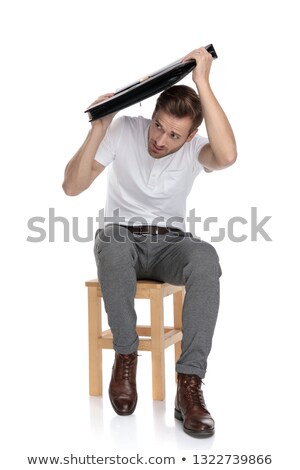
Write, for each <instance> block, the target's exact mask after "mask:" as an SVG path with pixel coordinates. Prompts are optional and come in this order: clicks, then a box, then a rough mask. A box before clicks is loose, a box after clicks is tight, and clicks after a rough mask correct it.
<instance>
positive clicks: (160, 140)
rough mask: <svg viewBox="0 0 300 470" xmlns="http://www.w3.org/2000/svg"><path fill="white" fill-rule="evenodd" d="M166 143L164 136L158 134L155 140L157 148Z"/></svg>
mask: <svg viewBox="0 0 300 470" xmlns="http://www.w3.org/2000/svg"><path fill="white" fill-rule="evenodd" d="M165 142H166V134H160V136H158V137H157V139H156V145H157V146H158V147H163V146H164V144H165Z"/></svg>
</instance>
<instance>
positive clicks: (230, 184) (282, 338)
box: [0, 0, 300, 470]
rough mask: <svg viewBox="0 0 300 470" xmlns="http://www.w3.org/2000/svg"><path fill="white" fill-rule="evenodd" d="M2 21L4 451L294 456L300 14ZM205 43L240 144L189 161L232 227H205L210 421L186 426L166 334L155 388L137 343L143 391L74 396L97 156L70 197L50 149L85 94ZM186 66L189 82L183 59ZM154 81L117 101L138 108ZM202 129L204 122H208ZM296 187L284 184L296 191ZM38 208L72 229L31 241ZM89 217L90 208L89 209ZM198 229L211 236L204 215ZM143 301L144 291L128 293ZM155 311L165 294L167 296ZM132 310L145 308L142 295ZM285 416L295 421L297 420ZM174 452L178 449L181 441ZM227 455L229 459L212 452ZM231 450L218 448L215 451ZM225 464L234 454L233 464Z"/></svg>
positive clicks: (169, 6)
mask: <svg viewBox="0 0 300 470" xmlns="http://www.w3.org/2000/svg"><path fill="white" fill-rule="evenodd" d="M0 18H1V19H0V22H1V24H0V34H1V49H2V52H1V70H2V72H1V141H2V142H1V219H2V220H1V333H0V334H1V338H0V346H1V363H2V364H1V418H0V422H1V433H2V436H1V454H0V461H1V467H2V468H5V469H12V468H19V469H23V468H27V465H28V464H27V461H26V456H38V455H39V456H61V457H63V456H67V455H70V454H71V453H73V454H74V455H77V456H81V457H83V456H85V455H87V454H89V455H92V454H94V455H96V456H108V455H116V454H117V453H119V454H120V455H134V454H135V453H136V452H140V454H145V455H154V456H164V455H165V456H172V455H178V462H179V463H180V464H181V463H182V464H183V465H185V466H186V467H187V468H188V467H189V466H190V465H191V464H192V462H193V460H192V455H193V454H196V453H197V454H198V455H200V454H201V452H202V451H204V452H207V453H211V454H220V453H224V454H230V453H234V454H251V453H252V454H264V455H266V454H271V455H272V458H273V463H272V465H266V466H264V465H257V466H256V465H249V466H248V465H244V466H243V467H244V468H248V467H249V468H272V469H276V470H277V469H282V468H289V469H294V468H298V466H299V463H297V459H299V454H298V455H297V452H298V451H297V444H298V439H299V430H298V423H299V405H298V396H299V340H298V336H299V333H298V331H299V330H298V327H297V325H298V321H297V320H298V315H299V302H298V291H299V276H298V272H299V249H298V236H299V222H298V217H299V210H298V200H299V195H298V187H299V184H298V179H299V175H298V170H299V145H298V136H299V129H298V127H299V104H300V103H299V83H300V77H299V50H298V49H299V28H298V13H297V11H296V2H294V1H291V0H287V1H285V2H283V1H280V2H279V1H257V0H256V1H254V0H252V1H243V2H241V1H238V0H227V1H222V0H219V1H209V2H208V1H205V2H204V1H200V0H198V1H194V0H187V1H185V2H182V1H178V0H172V1H162V0H160V1H158V0H152V1H151V2H145V1H133V0H127V1H126V2H122V1H121V0H120V1H116V0H109V1H100V0H99V1H90V0H86V1H74V0H73V1H64V0H60V1H55V0H52V1H33V0H32V1H30V0H27V1H26V2H21V1H13V0H11V1H10V2H7V3H6V4H4V3H3V4H2V6H1V11H0ZM211 42H212V43H213V44H214V46H215V49H216V51H217V53H218V55H219V58H218V60H216V61H214V63H213V66H212V71H211V84H212V87H213V89H214V91H215V94H216V96H217V97H218V99H219V101H220V103H221V104H222V106H223V108H224V109H225V111H226V113H227V115H228V117H229V119H230V122H231V124H232V127H233V129H234V132H235V135H236V139H237V144H238V152H239V157H238V161H237V163H236V164H235V165H234V166H233V167H231V168H229V169H227V170H225V171H221V172H215V173H213V174H206V175H205V174H202V175H201V176H200V177H199V179H198V180H196V183H195V186H194V188H193V191H192V193H191V195H190V198H189V208H195V209H196V215H198V216H201V217H203V219H204V218H205V217H208V216H215V217H218V219H219V227H226V226H227V223H228V220H229V219H230V218H231V217H234V216H241V217H244V218H246V219H247V221H248V224H247V225H244V226H243V225H236V227H235V234H236V236H239V235H241V234H242V233H245V234H246V235H248V238H247V240H246V241H244V242H241V243H234V242H232V241H230V240H229V239H228V237H226V238H225V240H224V241H222V242H220V243H215V244H214V245H215V247H216V249H217V251H218V253H219V256H220V260H221V265H222V268H223V276H222V278H221V289H222V291H221V292H222V293H221V308H220V316H219V321H218V325H217V330H216V334H215V338H214V346H213V350H212V353H211V356H210V359H209V370H208V373H207V377H206V380H205V383H206V385H205V397H206V401H207V404H208V406H209V409H210V411H211V412H212V414H213V416H214V418H215V420H216V435H215V437H214V438H212V439H208V440H204V441H203V440H195V439H193V438H190V437H189V436H187V435H185V434H184V433H183V432H182V429H181V424H180V423H179V422H174V421H175V420H174V418H173V400H174V394H175V383H174V377H173V370H172V369H173V356H172V351H169V350H168V351H167V354H166V359H167V365H168V367H167V369H168V373H167V380H168V382H167V399H166V401H165V402H164V403H154V404H153V403H152V399H151V379H150V377H151V372H150V368H151V363H150V356H149V353H143V355H142V356H141V357H140V358H139V361H140V364H139V371H138V386H139V403H138V406H137V408H136V411H135V414H134V415H133V416H131V417H128V418H120V417H118V416H116V415H115V414H114V412H113V410H112V409H111V406H110V404H109V400H108V397H107V386H108V382H109V376H110V369H111V365H112V361H113V355H112V352H106V353H105V361H106V362H105V378H104V382H105V383H104V385H105V392H104V396H103V398H90V397H89V396H88V357H87V305H86V288H85V286H84V282H85V281H86V280H87V279H91V278H94V277H95V276H96V270H95V265H94V258H93V242H88V243H79V242H76V241H74V239H73V237H72V218H75V217H78V218H79V223H80V232H79V233H80V234H81V236H82V237H84V236H85V233H86V223H87V217H90V218H92V219H93V218H94V219H95V217H96V216H97V215H98V211H99V210H100V209H101V208H103V207H104V199H105V185H106V178H105V176H106V175H105V174H103V175H101V177H100V178H98V180H97V181H96V182H95V183H94V185H93V186H92V187H91V188H90V189H89V190H88V191H86V192H85V193H83V194H81V195H80V196H78V197H76V198H68V197H67V196H65V195H64V193H63V191H62V189H61V183H62V180H63V172H64V167H65V165H66V164H67V162H68V160H69V159H70V158H71V157H72V156H73V154H74V153H75V151H76V150H77V148H78V147H79V146H80V145H81V143H82V141H83V140H84V138H85V136H86V133H87V132H88V129H89V123H88V122H87V116H86V115H85V114H84V113H83V111H84V110H85V109H86V107H87V106H88V105H89V104H90V103H91V102H92V101H94V99H95V98H96V97H97V96H98V95H100V94H102V93H105V92H108V91H114V90H115V89H116V88H118V87H121V86H123V85H125V84H126V83H128V82H131V81H132V80H135V79H136V78H138V77H140V76H144V75H146V74H148V73H149V72H151V71H153V70H156V69H157V68H160V67H162V66H164V65H166V64H168V63H170V62H173V61H174V60H176V59H178V58H180V57H182V56H183V55H185V54H186V53H188V52H189V51H191V50H192V49H194V48H196V47H199V46H202V45H206V44H209V43H211ZM183 83H186V84H189V85H192V81H191V77H190V76H188V77H186V79H184V81H183ZM155 99H156V97H153V98H150V99H148V100H146V101H144V102H143V103H142V105H141V106H140V105H135V106H133V107H131V108H130V109H128V110H126V111H124V112H122V113H121V114H125V113H127V114H130V115H136V114H142V115H144V116H145V117H150V115H151V111H152V108H153V106H154V103H155ZM201 133H202V134H204V135H205V127H204V126H202V128H201ZM297 196H298V197H297ZM251 207H257V210H258V220H261V219H262V218H263V217H264V216H267V215H269V216H272V218H271V220H270V221H269V222H268V223H267V224H266V225H265V227H264V228H265V230H266V231H267V233H268V234H269V236H270V237H271V238H272V241H271V242H267V241H265V240H264V239H263V238H262V237H261V236H260V235H258V239H257V241H251V238H250V232H251V230H250V211H251ZM49 208H54V209H55V214H56V215H57V216H61V217H65V218H66V219H68V221H69V223H70V230H71V233H70V242H64V241H63V227H62V224H61V223H57V224H56V228H55V237H56V238H55V241H54V242H50V241H49V239H48V238H46V240H44V241H43V242H40V243H30V242H28V241H27V237H28V236H37V235H38V234H37V233H33V232H31V231H30V230H29V229H28V227H27V223H28V220H29V219H30V218H32V217H35V216H39V217H44V218H45V222H44V225H41V226H42V227H43V228H44V229H45V230H46V232H47V234H48V233H49V227H48V221H49V214H48V212H49ZM95 229H96V226H95ZM196 231H197V234H198V235H199V236H201V237H202V238H203V239H205V240H207V241H210V240H211V236H216V235H217V232H218V230H217V226H216V227H215V228H214V227H213V226H212V230H211V232H204V231H203V225H201V223H199V224H197V230H196ZM139 308H140V310H141V309H142V310H143V311H144V310H145V309H146V308H148V305H147V304H144V305H143V304H142V305H141V306H140V307H139ZM166 311H167V315H168V314H169V313H170V304H169V303H168V302H167V303H166ZM141 314H142V313H141ZM297 434H298V435H297ZM183 456H185V457H186V458H187V461H186V462H182V461H181V458H182V457H183ZM224 467H225V468H226V466H224ZM227 468H231V466H229V465H228V466H227ZM232 468H237V466H236V465H234V466H232Z"/></svg>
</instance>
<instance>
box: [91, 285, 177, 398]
mask: <svg viewBox="0 0 300 470" xmlns="http://www.w3.org/2000/svg"><path fill="white" fill-rule="evenodd" d="M85 285H86V286H87V288H88V317H89V383H90V395H92V396H99V395H102V350H103V349H113V339H112V333H111V330H110V329H108V330H104V331H103V330H102V315H101V298H102V290H101V287H100V285H99V282H98V279H92V280H90V281H86V283H85ZM184 294H185V288H184V287H183V286H174V285H172V284H168V283H166V282H159V281H152V280H139V281H137V288H136V294H135V298H136V299H149V300H150V313H151V320H150V323H151V324H150V325H137V326H136V331H137V335H138V336H139V347H138V349H139V350H141V351H151V354H152V396H153V400H164V398H165V354H164V350H165V349H166V348H167V347H169V346H171V345H173V344H174V348H175V364H176V362H177V360H178V358H179V356H180V353H181V339H182V305H183V300H184ZM169 295H173V316H174V325H173V326H165V325H164V304H163V299H164V297H166V296H169Z"/></svg>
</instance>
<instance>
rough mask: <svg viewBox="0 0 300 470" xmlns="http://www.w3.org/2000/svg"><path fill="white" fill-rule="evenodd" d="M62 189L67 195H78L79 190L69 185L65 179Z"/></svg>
mask: <svg viewBox="0 0 300 470" xmlns="http://www.w3.org/2000/svg"><path fill="white" fill-rule="evenodd" d="M62 189H63V191H64V193H65V194H66V195H67V196H77V195H78V194H79V191H76V190H75V188H73V187H72V186H70V185H68V184H67V183H66V182H65V181H64V182H63V184H62Z"/></svg>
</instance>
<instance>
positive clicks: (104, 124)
mask: <svg viewBox="0 0 300 470" xmlns="http://www.w3.org/2000/svg"><path fill="white" fill-rule="evenodd" d="M112 96H114V93H106V94H105V95H101V96H99V97H98V98H97V99H96V100H95V101H93V103H92V104H90V105H89V106H88V108H90V107H91V106H95V105H96V104H100V103H102V101H106V100H107V99H108V98H111V97H112ZM116 114H117V113H112V114H109V115H108V116H105V117H103V118H102V119H96V120H95V121H92V122H91V126H92V127H93V128H104V129H107V128H108V126H109V125H110V123H111V121H112V120H113V118H114V117H115V115H116ZM88 116H89V119H91V117H92V116H91V114H90V113H89V112H88Z"/></svg>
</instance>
